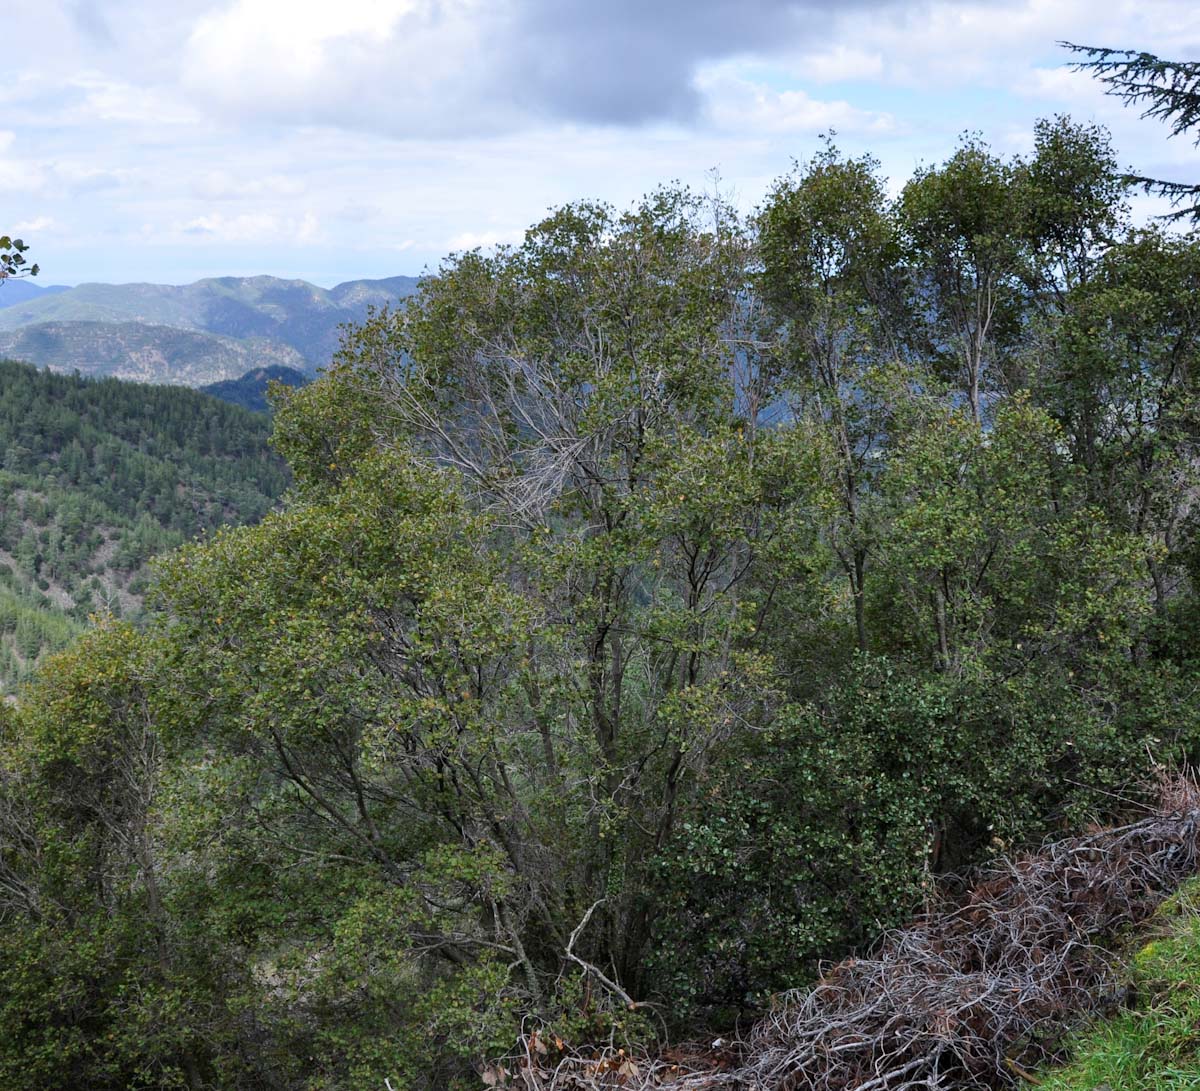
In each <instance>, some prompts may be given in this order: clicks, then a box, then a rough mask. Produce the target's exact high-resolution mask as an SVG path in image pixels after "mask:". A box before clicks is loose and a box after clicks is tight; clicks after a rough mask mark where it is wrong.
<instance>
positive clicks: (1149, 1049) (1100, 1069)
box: [1043, 880, 1200, 1091]
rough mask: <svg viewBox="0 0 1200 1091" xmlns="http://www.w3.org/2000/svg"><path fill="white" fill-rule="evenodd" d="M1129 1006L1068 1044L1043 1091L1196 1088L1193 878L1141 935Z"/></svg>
mask: <svg viewBox="0 0 1200 1091" xmlns="http://www.w3.org/2000/svg"><path fill="white" fill-rule="evenodd" d="M1127 995H1128V996H1129V997H1130V999H1131V1001H1132V1003H1131V1004H1130V1005H1129V1007H1128V1008H1127V1009H1125V1010H1123V1011H1121V1012H1119V1013H1118V1014H1116V1015H1115V1016H1113V1017H1112V1018H1110V1019H1105V1020H1101V1021H1099V1022H1097V1023H1096V1024H1095V1025H1094V1026H1092V1027H1091V1028H1089V1029H1088V1030H1086V1031H1085V1032H1083V1033H1081V1034H1080V1035H1079V1036H1078V1038H1077V1039H1076V1040H1075V1042H1074V1049H1073V1051H1072V1052H1073V1055H1074V1060H1073V1061H1072V1063H1071V1064H1070V1065H1069V1066H1068V1067H1066V1068H1064V1069H1062V1070H1060V1071H1057V1072H1053V1073H1051V1074H1049V1075H1048V1076H1047V1077H1046V1079H1045V1081H1044V1083H1043V1087H1044V1088H1045V1091H1098V1089H1100V1088H1104V1087H1107V1088H1109V1089H1110V1091H1188V1089H1190V1088H1194V1087H1196V1086H1197V1085H1198V1084H1200V880H1192V881H1191V882H1190V883H1188V884H1187V885H1186V886H1185V887H1184V888H1183V889H1182V890H1181V891H1180V892H1179V893H1178V894H1177V895H1176V896H1175V897H1174V898H1172V899H1170V901H1168V902H1167V903H1166V904H1165V905H1164V906H1163V907H1162V909H1161V910H1160V911H1159V913H1158V915H1157V917H1156V918H1155V920H1154V922H1153V924H1152V926H1151V927H1150V928H1148V929H1147V930H1145V932H1144V933H1142V934H1141V935H1140V938H1139V942H1138V946H1137V949H1136V953H1135V954H1134V956H1133V957H1132V958H1131V959H1130V965H1129V971H1128V992H1127Z"/></svg>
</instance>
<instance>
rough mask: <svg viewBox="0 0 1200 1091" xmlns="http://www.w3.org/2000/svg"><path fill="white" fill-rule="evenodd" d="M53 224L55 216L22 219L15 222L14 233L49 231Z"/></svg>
mask: <svg viewBox="0 0 1200 1091" xmlns="http://www.w3.org/2000/svg"><path fill="white" fill-rule="evenodd" d="M53 226H54V219H53V217H50V216H39V217H38V218H37V219H36V220H21V221H20V222H19V223H15V224H13V225H12V234H14V235H16V234H18V233H28V234H31V235H32V234H35V233H37V232H42V231H49V230H50V228H52V227H53Z"/></svg>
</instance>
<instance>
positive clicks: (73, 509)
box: [0, 361, 288, 691]
mask: <svg viewBox="0 0 1200 1091" xmlns="http://www.w3.org/2000/svg"><path fill="white" fill-rule="evenodd" d="M268 430H269V426H268V424H267V422H266V421H265V420H264V419H263V418H261V417H260V416H257V415H255V414H252V413H248V412H246V411H245V410H243V409H240V408H238V407H236V406H232V405H227V404H225V403H223V402H219V401H217V400H215V399H213V398H210V397H208V396H206V395H203V394H199V393H196V392H194V391H191V390H183V389H179V388H170V387H158V386H142V385H136V384H130V383H122V382H118V381H115V380H111V379H109V380H103V381H88V380H85V379H83V378H80V377H77V376H69V377H68V376H60V375H53V374H50V373H48V372H44V371H42V372H39V371H37V370H35V369H34V368H32V367H29V366H28V365H25V364H18V363H13V362H11V361H0V691H5V690H11V688H12V686H13V685H14V683H15V682H16V681H17V680H18V679H20V678H21V677H23V676H24V675H25V674H26V673H27V671H28V669H29V667H30V666H31V665H32V664H33V663H35V662H36V661H37V660H38V659H39V658H40V657H41V655H42V654H43V653H44V652H46V651H47V650H48V649H53V648H58V647H61V646H62V645H64V644H65V643H66V642H67V641H68V640H70V638H71V637H72V636H74V635H76V634H77V633H78V632H79V631H80V630H81V629H82V628H83V627H84V625H85V624H86V622H87V618H88V616H89V614H91V613H93V612H97V611H100V612H111V613H114V614H117V615H128V614H130V613H136V612H137V610H138V609H139V608H140V604H141V598H140V596H141V590H142V587H143V584H144V575H145V566H146V562H147V561H148V560H149V558H150V557H152V556H153V555H154V554H156V553H159V552H162V551H163V550H165V549H170V548H172V547H174V546H177V545H179V544H181V543H182V542H184V541H187V540H189V539H191V538H193V537H195V536H196V535H199V534H205V533H207V532H209V531H211V530H212V529H214V528H215V527H218V526H221V525H224V524H227V523H234V524H237V523H248V522H254V521H256V520H258V519H260V518H261V517H262V516H263V515H264V514H266V512H267V511H268V510H269V509H270V508H271V507H272V506H273V504H274V503H275V501H276V500H277V499H278V498H279V497H280V496H281V495H282V493H283V490H284V488H285V486H286V484H287V480H288V478H287V473H286V470H285V469H284V467H283V465H282V463H281V462H280V461H279V460H278V459H276V458H275V456H274V455H273V454H272V453H271V452H270V451H269V449H268V447H267V434H268Z"/></svg>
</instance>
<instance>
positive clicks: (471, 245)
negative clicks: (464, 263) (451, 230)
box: [446, 228, 525, 253]
mask: <svg viewBox="0 0 1200 1091" xmlns="http://www.w3.org/2000/svg"><path fill="white" fill-rule="evenodd" d="M524 238H525V230H524V229H523V228H509V229H508V230H507V231H479V232H475V231H462V232H460V233H459V234H457V235H455V236H454V237H453V238H452V239H450V240H449V241H448V242H447V243H446V249H447V250H449V251H451V252H452V253H457V252H458V251H460V250H475V249H480V250H490V249H492V248H493V247H495V246H503V245H506V244H510V245H515V244H519V243H520V242H522V241H523V240H524Z"/></svg>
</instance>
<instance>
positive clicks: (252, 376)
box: [200, 366, 308, 413]
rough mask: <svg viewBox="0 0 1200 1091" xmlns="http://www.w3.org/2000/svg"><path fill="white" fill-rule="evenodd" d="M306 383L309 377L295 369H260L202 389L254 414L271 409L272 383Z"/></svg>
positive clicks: (285, 384) (296, 384)
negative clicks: (269, 390)
mask: <svg viewBox="0 0 1200 1091" xmlns="http://www.w3.org/2000/svg"><path fill="white" fill-rule="evenodd" d="M306 382H308V377H307V376H306V375H304V374H303V373H302V372H299V371H296V370H295V368H290V367H279V366H275V367H258V368H255V369H254V370H253V371H248V372H246V374H245V375H243V376H242V377H241V378H240V379H226V380H225V381H224V382H220V383H210V384H209V385H208V386H202V387H201V388H200V389H201V391H203V392H204V393H205V394H211V395H212V396H213V397H214V398H220V399H221V401H223V402H230V403H232V404H233V405H240V406H241V407H242V408H243V409H249V410H250V411H251V412H254V413H266V412H267V411H268V410H269V409H270V408H271V407H270V405H269V403H268V402H267V388H268V387H269V386H270V384H271V383H283V385H284V386H303V385H304V384H305V383H306Z"/></svg>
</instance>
